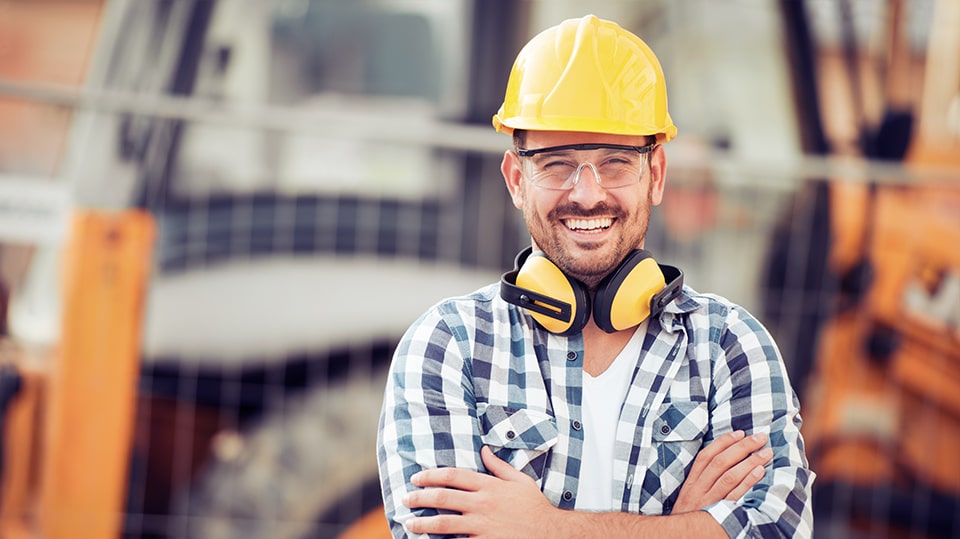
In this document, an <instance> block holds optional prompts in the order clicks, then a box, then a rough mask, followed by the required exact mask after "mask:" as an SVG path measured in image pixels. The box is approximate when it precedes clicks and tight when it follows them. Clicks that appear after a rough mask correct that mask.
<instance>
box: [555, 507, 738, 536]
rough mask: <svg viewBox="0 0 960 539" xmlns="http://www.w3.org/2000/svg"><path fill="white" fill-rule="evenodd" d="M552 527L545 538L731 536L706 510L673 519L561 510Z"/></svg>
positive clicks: (673, 516)
mask: <svg viewBox="0 0 960 539" xmlns="http://www.w3.org/2000/svg"><path fill="white" fill-rule="evenodd" d="M551 517H553V518H551V520H552V521H553V522H552V524H551V525H550V527H551V528H552V529H551V530H550V531H549V532H548V533H546V534H545V535H544V537H550V538H551V539H552V538H554V537H561V538H570V539H575V538H582V537H597V538H608V537H657V539H671V538H674V537H676V538H689V537H703V538H713V537H715V538H721V539H726V537H727V534H726V532H725V531H724V530H723V528H722V527H721V526H720V524H719V523H717V521H716V520H714V518H713V517H711V516H710V514H709V513H707V512H705V511H691V512H689V513H682V514H678V515H669V516H644V515H636V514H632V513H591V512H585V511H563V510H559V509H558V510H557V514H556V515H551Z"/></svg>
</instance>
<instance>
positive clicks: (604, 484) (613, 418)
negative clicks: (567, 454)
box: [576, 321, 647, 511]
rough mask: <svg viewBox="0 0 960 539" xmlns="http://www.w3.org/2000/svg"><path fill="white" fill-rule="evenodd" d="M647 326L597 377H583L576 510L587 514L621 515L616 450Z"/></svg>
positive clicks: (586, 375)
mask: <svg viewBox="0 0 960 539" xmlns="http://www.w3.org/2000/svg"><path fill="white" fill-rule="evenodd" d="M646 333H647V322H646V321H644V322H643V323H642V324H640V325H639V326H637V330H636V331H635V332H634V334H633V336H632V337H631V338H630V340H629V341H628V342H627V344H626V346H624V347H623V350H621V351H620V353H619V354H617V357H616V358H615V359H614V360H613V363H611V364H610V366H609V367H607V369H606V370H605V371H603V372H602V373H600V374H599V375H597V376H591V375H590V374H588V373H586V372H584V373H583V400H582V406H581V411H582V413H583V421H582V422H581V423H582V425H583V437H584V441H583V455H582V459H581V461H580V484H579V487H578V491H577V502H576V508H577V509H580V510H585V511H619V510H620V507H619V506H618V507H616V508H615V507H612V496H613V495H612V492H613V446H614V442H615V440H616V436H617V421H619V419H620V408H621V407H622V406H623V401H624V399H626V396H627V389H628V388H629V387H630V381H631V380H632V378H633V372H634V369H635V368H636V366H637V361H638V359H639V357H640V351H641V350H642V348H643V337H644V335H646Z"/></svg>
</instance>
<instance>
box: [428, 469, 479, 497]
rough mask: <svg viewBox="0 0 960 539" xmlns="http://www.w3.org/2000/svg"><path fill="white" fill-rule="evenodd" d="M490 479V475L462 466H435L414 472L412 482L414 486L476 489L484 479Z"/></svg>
mask: <svg viewBox="0 0 960 539" xmlns="http://www.w3.org/2000/svg"><path fill="white" fill-rule="evenodd" d="M484 479H489V476H488V475H486V474H482V473H480V472H475V471H473V470H462V469H460V468H434V469H430V470H420V471H419V472H417V473H415V474H413V476H412V477H411V478H410V482H411V483H413V484H414V486H418V487H422V488H426V487H448V488H455V489H459V490H466V491H475V490H479V489H480V487H481V486H482V485H483V480H484Z"/></svg>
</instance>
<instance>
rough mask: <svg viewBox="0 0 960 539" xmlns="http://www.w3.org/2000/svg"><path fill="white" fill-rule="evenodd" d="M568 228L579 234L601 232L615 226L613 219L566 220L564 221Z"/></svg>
mask: <svg viewBox="0 0 960 539" xmlns="http://www.w3.org/2000/svg"><path fill="white" fill-rule="evenodd" d="M563 223H564V224H565V225H567V228H569V229H570V230H575V231H577V232H600V231H603V230H606V229H608V228H610V226H611V225H613V218H611V217H602V218H598V219H565V220H564V221H563Z"/></svg>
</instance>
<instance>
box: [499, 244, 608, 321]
mask: <svg viewBox="0 0 960 539" xmlns="http://www.w3.org/2000/svg"><path fill="white" fill-rule="evenodd" d="M516 285H517V286H518V287H520V288H523V289H526V290H531V291H533V292H536V293H538V294H543V295H544V296H549V297H550V298H553V299H556V300H558V301H562V302H564V303H568V304H569V305H570V311H571V312H570V317H569V319H567V320H558V319H556V318H552V317H550V316H546V315H543V314H540V313H537V312H534V311H528V312H529V313H530V315H531V316H533V319H534V320H536V321H537V322H538V323H539V324H540V325H541V326H543V327H544V328H545V329H546V330H547V331H549V332H551V333H559V334H571V333H576V332H578V331H580V330H581V329H583V326H584V325H585V324H586V321H587V320H589V318H590V303H589V302H588V301H587V293H586V290H585V289H584V288H583V285H582V284H580V283H578V282H576V281H573V280H571V279H569V278H568V277H567V276H566V275H564V274H563V272H562V271H560V268H558V267H557V266H556V265H555V264H554V263H553V262H551V261H550V260H549V259H548V258H547V257H545V256H543V255H542V254H540V253H533V254H531V255H530V256H529V257H528V258H527V260H526V261H525V262H524V263H523V266H522V267H521V268H520V271H519V273H517V280H516ZM534 303H535V304H536V305H538V306H540V307H544V308H547V309H550V310H552V311H554V312H555V313H556V314H559V313H560V310H559V309H558V308H556V307H555V306H551V305H547V304H545V303H542V302H538V301H534Z"/></svg>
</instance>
